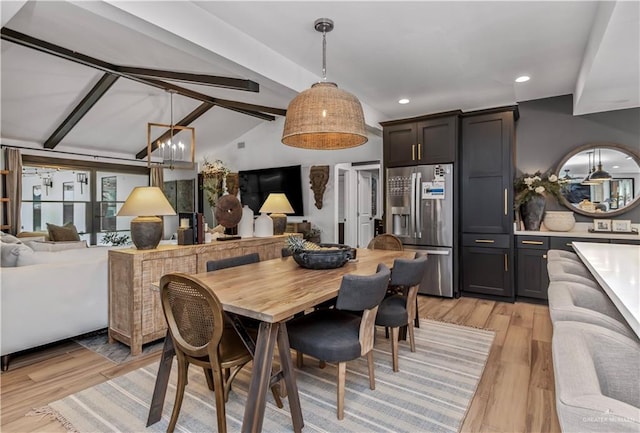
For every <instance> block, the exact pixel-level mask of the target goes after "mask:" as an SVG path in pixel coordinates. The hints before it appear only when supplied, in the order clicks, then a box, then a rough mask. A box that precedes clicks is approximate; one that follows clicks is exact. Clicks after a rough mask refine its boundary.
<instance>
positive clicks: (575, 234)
mask: <svg viewBox="0 0 640 433" xmlns="http://www.w3.org/2000/svg"><path fill="white" fill-rule="evenodd" d="M631 226H632V227H633V228H634V229H636V230H638V226H639V224H632V225H631ZM592 227H593V224H592V223H576V225H575V227H574V228H573V229H572V230H571V231H568V232H552V231H550V230H547V229H545V228H544V225H542V230H538V231H533V230H515V231H514V232H513V233H514V234H516V235H526V236H552V237H553V236H558V237H567V238H602V239H635V240H638V241H640V235H637V234H629V233H609V232H607V233H599V232H593V233H592V232H590V231H589V229H590V228H592Z"/></svg>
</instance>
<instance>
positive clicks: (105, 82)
mask: <svg viewBox="0 0 640 433" xmlns="http://www.w3.org/2000/svg"><path fill="white" fill-rule="evenodd" d="M118 78H120V77H118V76H117V75H112V74H110V73H105V74H104V75H102V77H100V80H98V82H97V83H96V85H95V86H93V88H92V89H91V90H89V93H87V94H86V95H85V97H84V98H82V101H80V103H79V104H78V105H76V107H75V108H74V109H73V111H71V113H70V114H69V115H68V116H67V118H66V119H64V121H63V122H62V123H61V124H60V125H59V126H58V127H57V128H56V130H55V131H54V132H53V134H51V136H50V137H49V138H47V140H46V141H45V142H44V148H45V149H53V148H55V147H56V146H57V145H58V143H60V142H61V141H62V139H63V138H64V137H65V136H66V135H67V134H68V133H69V132H70V131H71V130H72V129H73V127H74V126H76V124H77V123H78V122H79V121H80V119H82V118H83V117H84V115H85V114H87V113H88V112H89V110H91V107H93V105H94V104H95V103H96V102H98V101H99V100H100V98H102V96H103V95H104V94H105V93H106V92H107V90H109V89H110V88H111V86H112V85H113V83H115V82H116V80H118Z"/></svg>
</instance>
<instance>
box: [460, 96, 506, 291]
mask: <svg viewBox="0 0 640 433" xmlns="http://www.w3.org/2000/svg"><path fill="white" fill-rule="evenodd" d="M516 113H517V111H515V108H514V107H508V108H504V109H496V110H488V111H483V112H479V113H474V114H473V115H465V116H464V117H463V118H462V120H461V122H462V126H461V141H460V162H461V164H460V173H461V175H460V209H461V224H460V225H461V229H462V230H461V231H462V238H463V246H462V257H461V266H460V268H461V272H462V278H461V279H462V293H463V294H470V295H474V294H479V295H489V296H491V297H499V298H500V299H504V300H514V299H515V293H514V281H513V279H514V278H513V275H514V273H513V267H514V260H513V241H512V236H511V235H512V233H513V210H512V207H513V188H512V186H511V185H512V182H513V180H512V179H513V143H514V122H515V117H516Z"/></svg>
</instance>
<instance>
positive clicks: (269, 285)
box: [147, 249, 415, 432]
mask: <svg viewBox="0 0 640 433" xmlns="http://www.w3.org/2000/svg"><path fill="white" fill-rule="evenodd" d="M414 255H415V253H413V252H408V251H386V250H368V249H358V250H357V259H356V260H353V261H349V262H347V263H346V264H345V265H344V266H342V267H340V268H336V269H323V270H313V269H305V268H302V267H300V266H299V265H298V264H297V263H296V262H295V261H294V260H293V258H292V257H286V258H279V259H273V260H267V261H263V262H258V263H253V264H249V265H243V266H241V267H235V268H227V269H222V270H218V271H215V272H207V273H200V274H195V275H193V276H194V277H196V278H198V279H199V280H200V281H201V282H202V283H203V284H204V285H205V286H207V287H209V288H210V289H211V290H213V292H214V293H215V294H216V296H217V297H218V298H219V299H220V302H221V303H222V307H223V309H224V310H225V312H227V313H233V314H230V316H236V317H237V316H242V317H248V318H251V319H256V320H259V321H260V326H259V329H258V335H257V338H256V341H255V342H253V341H251V339H250V337H249V335H248V334H247V333H246V332H244V331H243V330H242V329H241V327H240V329H238V327H236V329H237V330H238V331H239V333H240V336H241V337H242V338H243V340H245V344H247V347H248V348H249V349H250V350H251V351H252V352H253V367H252V371H251V382H250V385H249V391H248V393H247V402H246V406H245V412H244V418H243V422H242V432H260V431H261V430H262V423H263V419H264V412H265V407H266V399H267V394H268V390H269V389H270V387H271V386H273V385H274V384H275V383H277V382H278V381H280V380H284V383H285V386H286V392H287V397H288V400H289V409H290V411H291V419H292V424H293V430H294V431H295V432H300V431H301V430H302V428H303V426H304V421H303V417H302V410H301V407H300V398H299V396H298V388H297V385H296V380H295V371H294V369H293V364H292V361H291V353H290V347H289V337H288V335H287V327H286V322H287V320H289V319H290V318H292V317H293V316H294V315H296V314H298V313H303V312H305V311H307V310H309V309H312V308H313V307H314V306H315V305H318V304H321V303H323V302H325V301H328V300H330V299H333V298H335V297H336V296H337V295H338V290H339V289H340V283H341V281H342V277H343V276H344V275H345V274H354V275H371V274H373V273H375V272H376V268H377V266H378V263H384V264H386V265H387V266H388V267H392V265H393V261H394V260H395V259H396V258H413V257H414ZM234 323H235V324H236V325H237V323H238V321H237V320H234ZM234 326H235V325H234ZM167 337H168V338H166V339H165V345H164V349H163V354H162V357H161V361H160V366H159V368H158V375H157V378H156V384H155V389H154V394H153V398H152V402H151V406H150V409H149V418H148V420H147V426H149V425H151V424H154V423H155V422H157V421H158V420H160V418H161V415H162V408H163V404H164V399H165V394H166V389H167V384H168V380H169V372H170V371H171V363H172V361H173V356H174V352H173V345H172V342H171V338H170V336H169V335H168V334H167ZM247 339H248V340H247ZM276 345H277V347H278V353H279V356H280V368H281V370H280V371H278V372H276V373H275V374H273V373H272V368H273V354H274V350H275V347H276Z"/></svg>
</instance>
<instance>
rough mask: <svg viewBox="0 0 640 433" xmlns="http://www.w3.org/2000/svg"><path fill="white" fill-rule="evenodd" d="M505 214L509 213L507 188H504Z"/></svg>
mask: <svg viewBox="0 0 640 433" xmlns="http://www.w3.org/2000/svg"><path fill="white" fill-rule="evenodd" d="M504 214H505V215H507V188H505V189H504Z"/></svg>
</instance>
